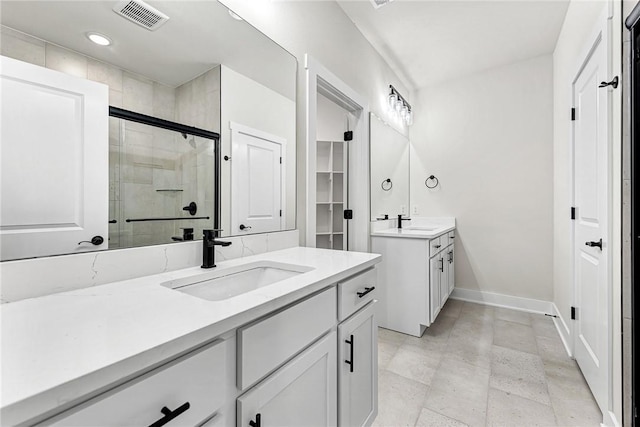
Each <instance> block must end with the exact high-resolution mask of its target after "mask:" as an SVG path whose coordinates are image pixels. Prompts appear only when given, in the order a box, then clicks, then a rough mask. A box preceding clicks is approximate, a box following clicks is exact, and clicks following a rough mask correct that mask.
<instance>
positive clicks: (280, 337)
mask: <svg viewBox="0 0 640 427" xmlns="http://www.w3.org/2000/svg"><path fill="white" fill-rule="evenodd" d="M336 305H337V304H336V288H335V287H332V288H331V289H328V290H326V291H324V292H322V293H320V294H318V295H316V296H314V297H311V298H309V299H307V300H305V301H303V302H301V303H298V304H296V305H294V306H292V307H290V308H288V309H286V310H283V311H280V312H279V313H276V314H274V315H272V316H270V317H267V318H266V319H263V320H260V321H258V322H256V323H253V324H250V325H247V326H244V327H242V328H240V329H238V336H237V339H238V378H237V386H238V388H239V389H241V390H244V389H246V388H247V387H249V386H250V385H252V384H254V383H255V382H256V381H258V380H259V379H261V378H262V377H264V376H265V375H267V374H268V373H269V372H271V371H273V370H274V369H276V368H277V367H278V366H280V365H282V364H283V363H284V362H286V361H287V360H288V359H289V358H291V357H292V356H293V355H295V354H296V353H298V352H299V351H300V350H302V349H303V348H305V347H306V346H308V345H309V344H311V343H312V342H313V341H315V340H316V339H317V338H318V337H320V336H321V335H322V334H324V333H325V332H326V331H328V330H329V329H331V327H333V326H334V325H335V323H336V317H337V316H336V314H337V313H336V311H337V309H336Z"/></svg>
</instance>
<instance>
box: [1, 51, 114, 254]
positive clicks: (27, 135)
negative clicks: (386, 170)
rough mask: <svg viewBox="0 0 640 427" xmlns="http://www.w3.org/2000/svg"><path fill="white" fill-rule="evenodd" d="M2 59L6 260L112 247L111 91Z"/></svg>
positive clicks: (3, 220) (2, 158) (103, 86)
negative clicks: (95, 239) (109, 242)
mask: <svg viewBox="0 0 640 427" xmlns="http://www.w3.org/2000/svg"><path fill="white" fill-rule="evenodd" d="M0 60H1V62H0V64H1V67H0V68H1V70H0V79H1V83H0V85H1V86H0V89H1V91H2V94H1V97H0V98H1V99H2V104H1V105H2V106H1V122H2V131H1V138H2V156H1V160H0V166H1V181H0V182H1V184H0V191H1V194H2V203H1V205H2V208H1V210H0V237H1V240H2V246H1V247H2V259H3V260H8V259H17V258H25V257H34V256H45V255H54V254H66V253H75V252H82V251H87V250H96V249H106V248H107V239H108V218H107V216H108V213H109V200H108V197H109V163H108V159H109V152H108V141H109V133H108V132H109V122H108V120H109V103H108V97H109V90H108V87H107V86H106V85H103V84H100V83H96V82H92V81H89V80H85V79H82V78H78V77H74V76H70V75H67V74H63V73H60V72H58V71H53V70H49V69H46V68H43V67H39V66H37V65H32V64H28V63H25V62H22V61H17V60H14V59H11V58H6V57H0ZM94 236H102V237H103V239H104V242H103V243H102V244H99V245H93V244H91V243H79V242H82V241H90V240H91V239H92V238H93V237H94Z"/></svg>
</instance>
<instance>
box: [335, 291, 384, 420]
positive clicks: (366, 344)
mask: <svg viewBox="0 0 640 427" xmlns="http://www.w3.org/2000/svg"><path fill="white" fill-rule="evenodd" d="M374 304H375V301H374V302H372V303H371V304H369V305H367V306H366V307H365V308H363V309H362V310H360V311H358V312H357V313H356V314H355V315H353V316H352V317H350V318H349V319H348V320H346V321H344V322H343V323H341V324H340V325H339V326H338V366H339V367H338V393H339V394H338V396H339V402H340V403H339V405H338V408H339V415H338V421H339V422H338V424H339V425H341V426H351V427H359V426H364V425H371V423H372V422H373V420H374V419H375V417H376V415H377V413H378V381H377V380H378V326H377V324H376V321H375V317H374ZM347 362H348V363H347Z"/></svg>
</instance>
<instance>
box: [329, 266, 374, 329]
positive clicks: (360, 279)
mask: <svg viewBox="0 0 640 427" xmlns="http://www.w3.org/2000/svg"><path fill="white" fill-rule="evenodd" d="M377 283H378V274H377V270H376V269H375V268H372V269H370V270H367V271H365V272H363V273H360V274H358V275H357V276H354V277H351V278H349V279H347V280H345V281H344V282H340V283H338V319H340V321H342V320H344V319H346V318H347V317H349V316H351V315H352V314H353V313H355V312H356V311H358V310H360V308H362V307H364V306H365V305H367V303H369V301H373V299H374V297H375V294H376V289H375V288H376V284H377Z"/></svg>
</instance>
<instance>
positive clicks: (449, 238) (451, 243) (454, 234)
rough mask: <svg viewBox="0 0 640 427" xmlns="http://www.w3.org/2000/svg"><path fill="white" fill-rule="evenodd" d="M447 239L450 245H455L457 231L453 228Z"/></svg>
mask: <svg viewBox="0 0 640 427" xmlns="http://www.w3.org/2000/svg"><path fill="white" fill-rule="evenodd" d="M447 239H448V240H449V245H453V242H454V241H455V239H456V232H455V230H451V231H450V232H449V233H448V234H447Z"/></svg>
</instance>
